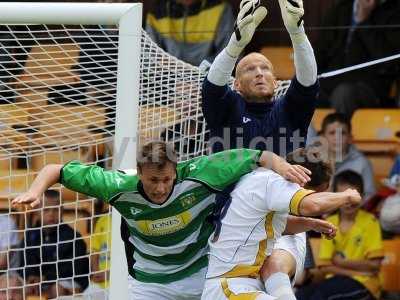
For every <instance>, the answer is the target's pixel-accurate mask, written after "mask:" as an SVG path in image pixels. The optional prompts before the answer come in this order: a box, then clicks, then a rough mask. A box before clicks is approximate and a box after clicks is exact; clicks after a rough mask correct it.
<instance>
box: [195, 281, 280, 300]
mask: <svg viewBox="0 0 400 300" xmlns="http://www.w3.org/2000/svg"><path fill="white" fill-rule="evenodd" d="M224 282H225V283H224ZM227 299H228V300H229V299H234V300H241V299H243V300H245V299H254V300H273V299H275V297H272V296H269V295H268V294H267V293H266V292H265V289H264V284H263V283H262V282H261V280H258V279H251V278H214V279H207V280H206V284H205V286H204V291H203V295H201V300H227Z"/></svg>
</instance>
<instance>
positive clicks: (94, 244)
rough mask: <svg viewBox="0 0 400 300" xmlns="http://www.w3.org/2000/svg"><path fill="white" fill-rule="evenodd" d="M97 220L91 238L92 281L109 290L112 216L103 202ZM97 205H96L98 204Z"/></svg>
mask: <svg viewBox="0 0 400 300" xmlns="http://www.w3.org/2000/svg"><path fill="white" fill-rule="evenodd" d="M97 203H98V205H96V206H98V211H97V212H96V215H99V214H101V216H100V217H98V218H97V220H96V223H95V225H94V231H93V235H92V237H91V256H90V265H91V272H92V276H91V281H92V282H94V283H96V284H98V285H99V286H100V287H101V288H103V289H105V288H108V278H109V270H110V250H111V216H110V215H109V214H107V213H108V210H107V209H105V205H104V202H103V201H98V202H97ZM97 203H96V204H97Z"/></svg>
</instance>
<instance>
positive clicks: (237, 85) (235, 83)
mask: <svg viewBox="0 0 400 300" xmlns="http://www.w3.org/2000/svg"><path fill="white" fill-rule="evenodd" d="M233 86H234V88H235V90H236V91H237V92H240V81H239V80H238V79H235V80H234V81H233Z"/></svg>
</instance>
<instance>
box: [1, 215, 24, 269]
mask: <svg viewBox="0 0 400 300" xmlns="http://www.w3.org/2000/svg"><path fill="white" fill-rule="evenodd" d="M19 243H20V240H19V237H18V232H17V225H16V224H15V221H14V219H13V218H12V217H11V216H10V215H9V214H1V215H0V272H4V271H6V270H10V269H14V268H17V267H18V266H19V265H20V260H19V255H18V253H17V252H16V251H13V250H12V248H16V247H17V246H18V245H19Z"/></svg>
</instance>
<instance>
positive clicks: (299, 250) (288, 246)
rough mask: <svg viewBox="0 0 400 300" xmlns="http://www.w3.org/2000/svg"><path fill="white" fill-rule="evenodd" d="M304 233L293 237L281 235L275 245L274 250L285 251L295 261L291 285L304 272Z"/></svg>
mask: <svg viewBox="0 0 400 300" xmlns="http://www.w3.org/2000/svg"><path fill="white" fill-rule="evenodd" d="M306 248H307V247H306V233H305V232H302V233H298V234H294V235H283V236H281V237H280V238H279V239H278V240H277V241H276V243H275V245H274V249H280V250H286V251H287V252H289V253H290V254H292V256H293V257H294V259H295V261H296V273H295V275H294V277H293V279H292V284H294V283H295V282H296V279H297V278H298V277H299V276H300V275H301V274H302V273H303V271H304V261H305V259H306Z"/></svg>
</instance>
